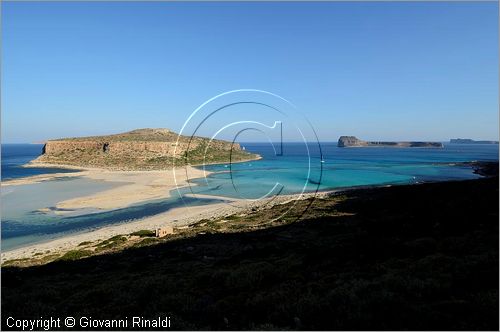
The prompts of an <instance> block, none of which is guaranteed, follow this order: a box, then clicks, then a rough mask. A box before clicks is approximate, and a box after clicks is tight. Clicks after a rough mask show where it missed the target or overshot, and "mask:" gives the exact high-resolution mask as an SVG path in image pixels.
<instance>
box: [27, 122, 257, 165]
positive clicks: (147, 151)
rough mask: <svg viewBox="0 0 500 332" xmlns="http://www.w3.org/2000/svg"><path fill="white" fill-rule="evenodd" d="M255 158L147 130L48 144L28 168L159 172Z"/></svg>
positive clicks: (235, 148)
mask: <svg viewBox="0 0 500 332" xmlns="http://www.w3.org/2000/svg"><path fill="white" fill-rule="evenodd" d="M177 139H179V141H178V143H177ZM209 143H210V144H209ZM176 144H177V150H176ZM174 152H175V155H174ZM174 157H175V159H174ZM258 158H260V156H259V155H257V154H253V153H250V152H247V151H244V150H243V149H242V148H241V147H240V145H239V144H237V143H235V144H232V143H231V142H226V141H222V140H213V141H212V142H210V140H209V139H208V138H204V137H197V136H193V137H189V136H179V135H178V134H177V133H175V132H173V131H171V130H169V129H163V128H160V129H150V128H146V129H136V130H133V131H129V132H125V133H121V134H115V135H106V136H91V137H75V138H63V139H56V140H49V141H47V142H46V143H45V145H44V146H43V150H42V155H41V156H40V157H38V158H37V159H35V160H33V161H32V162H31V165H34V166H36V165H40V166H47V165H61V166H75V167H86V168H104V169H113V170H161V169H167V168H171V167H172V166H173V163H174V161H175V165H176V166H177V165H184V164H190V165H198V164H203V163H225V162H229V161H230V159H231V161H234V162H238V161H245V160H255V159H258Z"/></svg>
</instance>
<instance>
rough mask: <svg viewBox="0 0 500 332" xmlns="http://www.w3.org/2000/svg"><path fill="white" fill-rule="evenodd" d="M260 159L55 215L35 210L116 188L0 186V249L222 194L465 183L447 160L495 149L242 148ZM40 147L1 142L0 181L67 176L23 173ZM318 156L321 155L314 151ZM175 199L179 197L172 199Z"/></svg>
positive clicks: (77, 183)
mask: <svg viewBox="0 0 500 332" xmlns="http://www.w3.org/2000/svg"><path fill="white" fill-rule="evenodd" d="M242 145H243V146H244V147H245V148H246V149H247V150H248V151H252V152H255V153H258V154H260V155H261V156H262V157H263V158H262V159H261V160H256V161H250V162H244V163H238V164H231V165H229V164H221V165H208V166H206V167H205V169H206V170H207V171H210V172H213V173H212V174H211V175H210V176H208V177H206V178H201V179H193V180H192V181H191V185H190V186H188V187H185V188H182V189H181V190H180V191H179V192H177V190H173V191H172V196H171V197H170V198H168V199H163V200H155V201H150V202H148V203H141V204H137V205H133V206H130V207H127V208H122V209H117V210H112V211H104V212H102V211H87V212H88V213H83V214H82V213H81V211H80V212H79V213H75V214H71V213H70V214H67V215H65V216H60V215H56V214H51V213H40V211H39V210H40V209H42V208H51V207H54V206H55V205H56V203H57V202H60V201H62V200H67V199H70V198H74V197H80V196H85V195H89V194H92V193H95V192H98V191H101V190H105V189H109V188H112V187H113V186H116V185H117V184H112V183H107V182H100V181H94V180H89V179H84V178H80V177H71V178H69V177H66V178H59V179H56V180H52V181H45V182H41V183H36V184H26V185H19V186H6V187H4V186H2V192H1V195H2V196H1V197H2V221H1V222H2V249H11V248H15V247H19V246H22V245H26V244H31V243H34V242H39V241H44V240H47V239H51V238H55V237H59V236H63V235H64V234H67V233H68V232H80V231H85V230H88V229H90V228H96V227H102V226H105V225H109V224H115V223H124V222H129V221H131V220H134V219H139V218H144V217H148V216H153V215H156V214H158V213H162V212H165V211H167V210H169V209H171V208H173V207H177V206H179V205H182V204H188V205H200V204H210V203H213V202H220V201H221V200H223V199H224V198H223V197H239V198H246V199H249V200H253V199H258V198H260V197H266V196H272V195H275V194H285V193H297V192H302V191H305V192H310V191H315V190H328V189H335V188H344V187H353V186H366V185H385V184H408V183H419V182H427V181H443V180H460V179H473V178H476V177H478V175H476V174H474V173H473V172H472V169H471V168H470V167H465V166H459V165H456V164H455V163H458V162H464V161H475V160H496V161H498V145H459V144H453V145H450V144H446V145H445V147H444V148H443V149H425V148H337V146H336V142H335V143H322V144H321V149H320V148H319V147H318V145H317V144H316V145H314V144H310V145H307V146H306V145H304V144H302V143H285V144H284V146H283V151H282V152H283V154H282V155H276V154H275V151H274V150H273V148H272V147H271V146H270V145H268V144H264V143H242ZM41 150H42V145H41V144H5V145H2V180H6V179H12V178H20V177H26V176H32V175H37V174H44V173H55V172H57V173H60V172H71V171H69V170H63V169H55V168H54V169H49V168H23V167H21V166H22V165H23V164H25V163H27V162H29V161H30V160H32V159H34V158H36V157H37V156H39V155H40V153H41ZM320 151H321V152H320ZM186 193H199V194H210V195H215V196H221V197H222V198H221V200H219V199H199V198H192V197H191V198H189V197H186V196H184V194H186ZM180 197H182V199H181V198H180Z"/></svg>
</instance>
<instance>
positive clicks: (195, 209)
mask: <svg viewBox="0 0 500 332" xmlns="http://www.w3.org/2000/svg"><path fill="white" fill-rule="evenodd" d="M457 164H459V165H461V166H464V165H467V166H469V167H472V165H471V164H470V163H457ZM475 164H476V165H475V166H476V167H480V166H484V165H483V164H486V165H488V164H491V163H490V162H484V163H482V164H481V163H479V165H477V164H478V162H475ZM497 165H498V163H497ZM473 169H474V168H473ZM189 171H191V175H192V176H189V179H193V178H196V176H195V175H201V176H203V174H204V173H206V172H204V170H203V169H196V168H194V167H189V168H188V172H189ZM166 173H169V174H171V175H173V172H172V171H110V170H101V169H99V171H98V172H97V171H96V169H87V170H81V171H80V172H75V173H53V174H45V175H37V176H33V177H30V181H28V182H29V183H35V182H34V181H33V178H35V180H38V181H45V180H49V179H54V178H58V177H59V176H86V177H89V178H91V179H94V180H102V181H111V182H115V183H116V182H121V183H125V184H124V185H122V186H119V187H117V188H113V189H109V190H105V191H102V192H98V193H95V194H93V195H89V196H84V197H78V198H74V199H69V200H66V201H62V202H59V203H58V204H57V207H58V208H63V209H78V208H87V207H96V206H97V207H98V208H99V207H100V208H102V209H113V208H117V206H123V205H125V206H126V205H130V204H134V203H140V202H144V201H148V200H151V199H157V198H163V197H169V191H170V190H172V189H175V187H176V186H175V182H174V183H172V182H170V183H165V179H163V180H162V181H163V183H162V185H161V184H159V183H158V182H157V181H158V179H159V178H160V179H162V178H164V175H165V174H166ZM180 173H183V175H184V176H185V173H184V172H180ZM478 175H479V177H478V178H483V177H488V176H485V175H480V174H478ZM123 176H126V177H129V179H128V180H129V182H128V183H127V181H125V180H124V179H123ZM198 177H200V176H198ZM24 180H26V178H24ZM131 180H135V181H136V182H133V181H131ZM139 180H140V181H142V182H139V183H138V182H137V181H139ZM170 180H172V178H171V179H170ZM12 181H16V180H12ZM19 181H22V180H19ZM19 181H18V182H19ZM457 181H464V180H446V181H425V182H417V183H401V184H389V183H386V184H377V185H361V186H351V187H344V188H335V189H325V190H318V191H313V192H304V193H297V194H290V195H281V196H278V197H271V198H267V199H263V200H260V201H252V202H250V201H247V200H244V199H238V198H229V197H224V196H215V195H201V194H196V195H191V194H187V195H186V196H188V197H189V196H194V197H201V198H212V199H219V200H223V201H224V202H221V203H213V204H205V205H197V206H179V207H176V208H173V209H171V210H168V211H166V212H163V213H160V214H157V215H154V216H150V217H145V218H141V219H136V220H132V221H130V222H126V223H120V224H116V225H108V226H103V227H100V228H98V229H93V230H87V231H83V232H78V233H68V234H64V235H62V236H61V237H58V238H55V239H48V240H46V241H45V240H42V242H39V243H34V244H28V245H22V246H21V247H16V248H12V249H7V250H2V255H1V262H2V263H4V262H5V261H7V260H12V259H23V258H33V257H34V255H35V254H37V253H38V254H39V253H40V252H47V251H50V253H51V254H53V253H62V252H64V251H67V250H71V249H75V248H77V247H78V245H79V244H80V243H81V242H85V241H97V240H106V239H108V238H110V237H113V236H116V235H120V234H125V233H132V232H135V231H139V230H143V229H149V230H153V229H156V228H161V227H165V226H172V227H185V226H187V225H189V224H192V223H195V222H197V221H200V220H202V219H213V218H222V217H224V216H228V215H233V214H237V213H244V212H245V211H247V210H248V209H251V208H256V207H264V208H270V207H272V206H274V205H276V204H281V203H282V202H284V201H287V202H289V201H291V200H297V199H305V198H308V197H313V196H318V197H321V196H324V195H332V194H342V193H345V192H348V191H353V190H363V189H373V188H382V187H392V186H398V185H421V184H425V183H434V182H457ZM167 182H168V181H167ZM6 184H7V183H6ZM18 184H19V183H18ZM186 184H187V180H184V181H182V184H177V185H178V186H182V185H186ZM2 185H5V184H4V183H2ZM7 185H8V184H7ZM13 185H15V184H13ZM155 185H156V186H157V187H156V189H155ZM169 185H170V186H169ZM172 185H173V187H172ZM138 189H139V191H140V192H139V193H138V192H137V191H138ZM141 190H142V191H141ZM159 191H160V192H159ZM124 196H125V197H124ZM115 197H118V198H117V199H115Z"/></svg>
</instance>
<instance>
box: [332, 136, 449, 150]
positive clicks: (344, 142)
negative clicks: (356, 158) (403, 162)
mask: <svg viewBox="0 0 500 332" xmlns="http://www.w3.org/2000/svg"><path fill="white" fill-rule="evenodd" d="M337 146H338V147H341V148H344V147H391V148H442V147H443V143H441V142H384V141H381V142H378V141H363V140H360V139H359V138H357V137H356V136H340V138H339V141H338V144H337Z"/></svg>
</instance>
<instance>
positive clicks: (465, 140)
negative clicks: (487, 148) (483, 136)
mask: <svg viewBox="0 0 500 332" xmlns="http://www.w3.org/2000/svg"><path fill="white" fill-rule="evenodd" d="M450 144H498V141H475V140H473V139H470V138H452V139H450Z"/></svg>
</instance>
